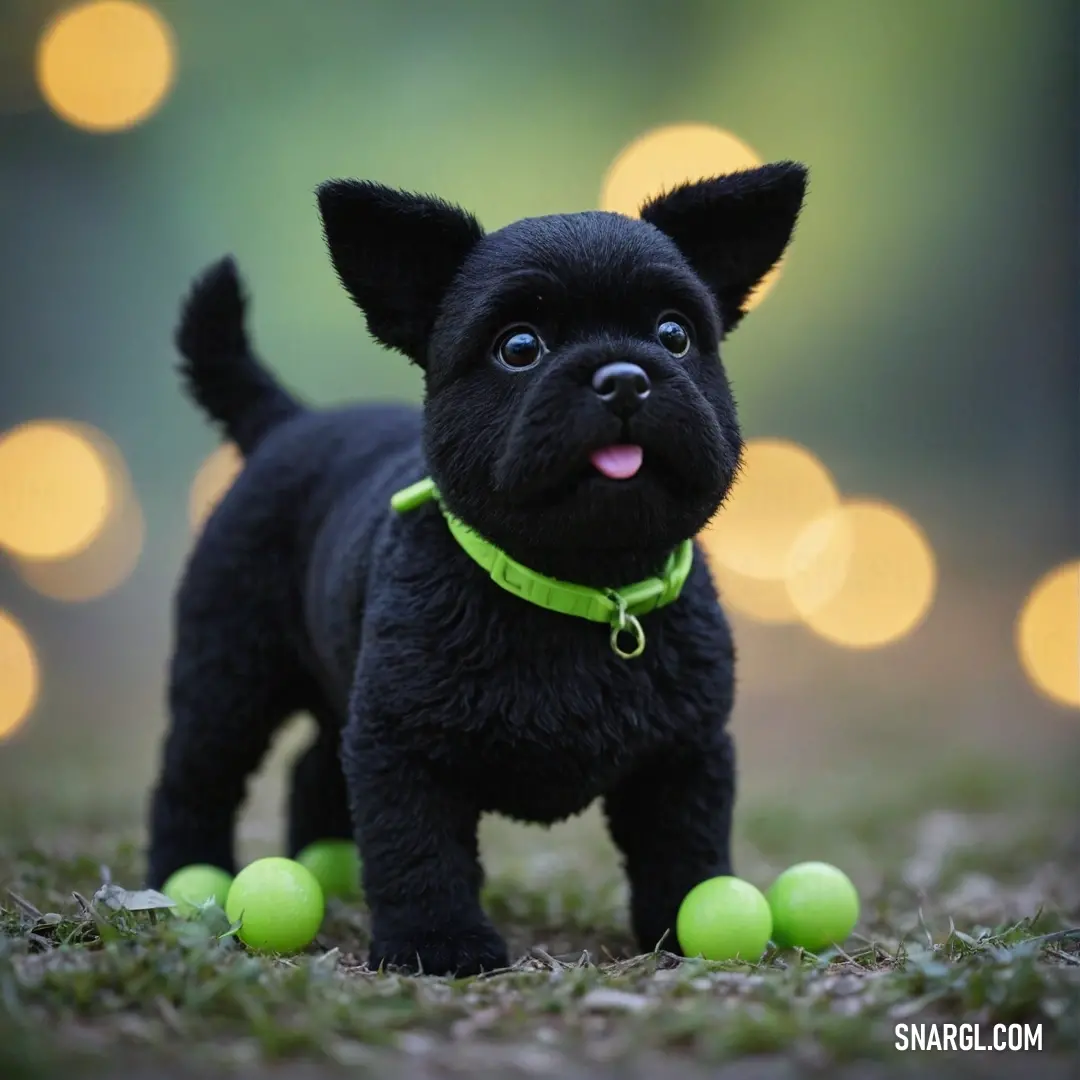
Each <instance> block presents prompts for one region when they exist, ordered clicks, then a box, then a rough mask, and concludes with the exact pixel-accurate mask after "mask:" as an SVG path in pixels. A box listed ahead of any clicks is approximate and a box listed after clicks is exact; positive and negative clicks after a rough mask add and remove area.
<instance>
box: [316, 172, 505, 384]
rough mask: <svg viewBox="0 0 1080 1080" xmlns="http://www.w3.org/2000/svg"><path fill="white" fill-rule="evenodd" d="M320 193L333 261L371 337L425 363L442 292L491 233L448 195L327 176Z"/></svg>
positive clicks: (324, 225)
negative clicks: (416, 192)
mask: <svg viewBox="0 0 1080 1080" xmlns="http://www.w3.org/2000/svg"><path fill="white" fill-rule="evenodd" d="M316 194H317V196H318V201H319V213H320V215H321V216H322V222H323V232H324V234H325V236H326V244H327V247H328V248H329V250H330V259H331V261H332V262H333V264H334V269H335V271H337V275H338V278H339V279H340V280H341V284H342V285H344V287H345V289H346V290H347V292H348V293H349V295H350V296H351V297H352V298H353V301H354V302H355V303H356V305H357V307H359V308H360V309H361V310H362V311H363V312H364V315H365V317H366V319H367V325H368V329H369V330H370V331H371V333H372V336H374V337H375V339H376V340H377V341H379V342H380V343H381V344H383V345H386V346H388V347H389V348H391V349H397V350H398V351H399V352H402V353H404V354H405V355H406V356H407V357H409V359H410V360H413V361H415V362H416V363H417V364H419V365H420V366H421V367H423V366H424V364H425V363H426V360H427V345H428V339H429V337H430V335H431V330H432V327H433V326H434V323H435V318H436V316H437V315H438V311H439V305H440V303H441V302H442V299H443V296H444V295H445V293H446V290H447V288H448V287H449V286H450V283H451V281H452V280H453V279H454V276H455V275H456V274H457V272H458V270H459V269H460V268H461V264H462V263H463V262H464V261H465V257H466V256H467V255H468V254H469V252H470V251H471V250H472V248H473V246H474V245H475V244H476V243H477V242H478V241H479V240H480V239H481V238H482V237H483V235H484V230H483V229H482V228H481V227H480V224H479V222H477V220H476V218H474V217H473V216H472V215H471V214H468V213H466V212H465V211H464V210H461V209H459V208H458V207H456V206H452V205H451V204H450V203H447V202H443V200H441V199H436V198H434V197H430V196H426V195H414V194H411V193H409V192H405V191H397V190H395V189H393V188H388V187H383V186H382V185H381V184H374V183H370V182H368V181H362V180H328V181H327V182H326V183H325V184H322V185H320V186H319V188H318V191H317V193H316Z"/></svg>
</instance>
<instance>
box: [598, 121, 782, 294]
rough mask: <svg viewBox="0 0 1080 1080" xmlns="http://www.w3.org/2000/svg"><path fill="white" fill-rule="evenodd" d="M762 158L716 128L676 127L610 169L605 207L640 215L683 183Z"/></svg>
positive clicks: (765, 282) (767, 283)
mask: <svg viewBox="0 0 1080 1080" xmlns="http://www.w3.org/2000/svg"><path fill="white" fill-rule="evenodd" d="M761 164H762V159H761V156H760V155H759V154H758V153H757V151H756V150H754V149H753V148H752V147H751V146H749V145H748V144H747V143H745V142H743V140H742V139H740V138H739V137H738V136H737V135H733V134H732V133H731V132H730V131H725V130H724V129H723V128H719V127H714V126H713V125H712V124H671V125H668V126H666V127H660V128H654V129H653V130H652V131H646V132H645V133H644V134H643V135H639V136H638V137H637V138H636V139H634V140H633V142H631V143H630V144H629V145H627V146H626V147H625V148H624V149H623V150H622V151H621V152H620V153H619V154H618V156H617V157H616V158H615V160H614V161H613V162H612V163H611V165H610V166H609V167H608V170H607V173H606V174H605V176H604V180H603V183H602V185H601V189H600V208H601V209H602V210H612V211H614V212H615V213H619V214H625V215H626V216H627V217H637V216H638V215H639V213H640V211H641V207H642V205H643V204H644V203H645V202H647V201H648V200H649V199H651V198H653V197H654V196H656V195H661V194H663V193H664V192H666V191H670V190H671V189H672V188H675V187H678V186H679V185H680V184H685V183H687V182H693V181H697V180H707V179H710V178H712V177H714V176H723V175H724V174H726V173H730V172H738V171H739V170H741V169H751V168H754V167H755V166H757V165H761ZM782 269H783V260H781V262H778V263H777V264H776V265H775V266H774V267H773V268H772V269H771V270H770V271H769V272H768V273H767V274H766V275H765V277H764V278H762V280H761V281H760V282H759V284H758V286H757V288H755V289H754V291H753V292H752V293H751V294H750V296H749V297H748V298H747V300H746V303H745V304H744V305H743V308H744V310H746V311H749V310H750V309H751V308H753V307H755V306H756V305H757V304H759V303H760V302H761V301H762V300H763V299H764V298H765V295H766V294H767V293H768V292H769V290H770V289H771V288H772V287H773V285H774V284H775V283H776V280H777V278H779V276H780V274H781V272H782Z"/></svg>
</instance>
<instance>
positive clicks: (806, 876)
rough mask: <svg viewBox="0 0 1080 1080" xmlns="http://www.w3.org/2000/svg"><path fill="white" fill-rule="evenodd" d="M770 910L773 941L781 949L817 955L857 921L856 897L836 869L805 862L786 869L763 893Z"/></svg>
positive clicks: (848, 931)
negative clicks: (792, 948) (796, 948)
mask: <svg viewBox="0 0 1080 1080" xmlns="http://www.w3.org/2000/svg"><path fill="white" fill-rule="evenodd" d="M765 895H766V896H767V897H768V900H769V907H771V908H772V917H773V940H774V941H775V942H776V944H777V945H779V946H780V947H781V948H791V947H794V946H799V947H801V948H803V949H806V950H807V951H808V952H820V951H821V950H822V949H824V948H827V947H828V946H829V945H834V944H839V943H840V942H842V941H844V940H845V939H846V938H847V936H848V934H850V933H851V931H852V930H854V929H855V924H856V923H857V922H858V921H859V894H858V893H857V892H856V891H855V886H854V885H852V883H851V879H850V878H849V877H848V876H847V874H845V873H844V872H843V870H838V869H837V868H836V867H835V866H830V865H829V863H823V862H804V863H798V864H797V865H795V866H792V867H790V868H789V869H787V870H785V871H784V872H783V873H782V874H781V875H780V876H779V877H778V878H777V879H776V880H775V881H774V882H773V883H772V885H771V886H770V887H769V890H768V892H767V893H766V894H765Z"/></svg>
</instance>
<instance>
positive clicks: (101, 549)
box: [15, 492, 146, 604]
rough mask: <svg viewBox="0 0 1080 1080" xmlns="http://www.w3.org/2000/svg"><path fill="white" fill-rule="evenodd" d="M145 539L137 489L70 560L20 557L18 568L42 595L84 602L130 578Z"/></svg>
mask: <svg viewBox="0 0 1080 1080" xmlns="http://www.w3.org/2000/svg"><path fill="white" fill-rule="evenodd" d="M145 540H146V521H145V518H144V516H143V511H142V507H141V506H140V505H139V501H138V499H137V498H136V497H135V495H134V492H129V493H127V494H126V497H125V498H124V500H123V502H122V503H121V504H120V507H119V509H118V511H117V512H116V513H115V514H113V515H111V516H110V518H109V521H108V523H107V524H106V526H105V528H104V529H103V530H102V532H101V533H100V534H99V535H98V536H96V537H95V538H94V541H93V543H91V544H90V546H89V547H87V548H84V549H83V550H82V551H80V552H79V553H78V554H77V555H73V556H72V557H71V558H70V559H50V560H43V559H19V560H17V561H16V563H15V568H16V570H17V571H18V573H19V576H20V577H21V578H22V579H23V581H25V582H26V584H27V585H29V586H30V587H31V588H32V589H34V590H35V591H37V592H39V593H41V594H42V596H48V597H49V598H50V599H53V600H63V601H65V602H67V603H70V604H78V603H84V602H86V601H88V600H96V599H98V598H99V597H102V596H105V595H107V594H108V593H111V592H113V591H114V590H116V589H117V588H119V586H121V585H122V584H123V583H124V582H125V581H127V579H128V578H129V577H131V575H132V573H133V572H134V570H135V568H136V566H138V563H139V558H140V556H141V555H142V551H143V545H144V543H145Z"/></svg>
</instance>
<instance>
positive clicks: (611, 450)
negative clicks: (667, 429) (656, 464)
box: [589, 446, 645, 480]
mask: <svg viewBox="0 0 1080 1080" xmlns="http://www.w3.org/2000/svg"><path fill="white" fill-rule="evenodd" d="M644 456H645V455H644V452H643V451H642V449H641V447H640V446H605V447H604V448H603V449H602V450H594V451H593V452H592V454H591V456H590V459H589V460H590V461H592V463H593V465H594V466H596V469H597V471H598V472H601V473H603V474H604V476H608V477H610V478H611V479H612V480H629V479H630V477H631V476H633V475H634V473H636V472H637V471H638V469H640V468H641V460H642V458H643V457H644Z"/></svg>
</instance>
